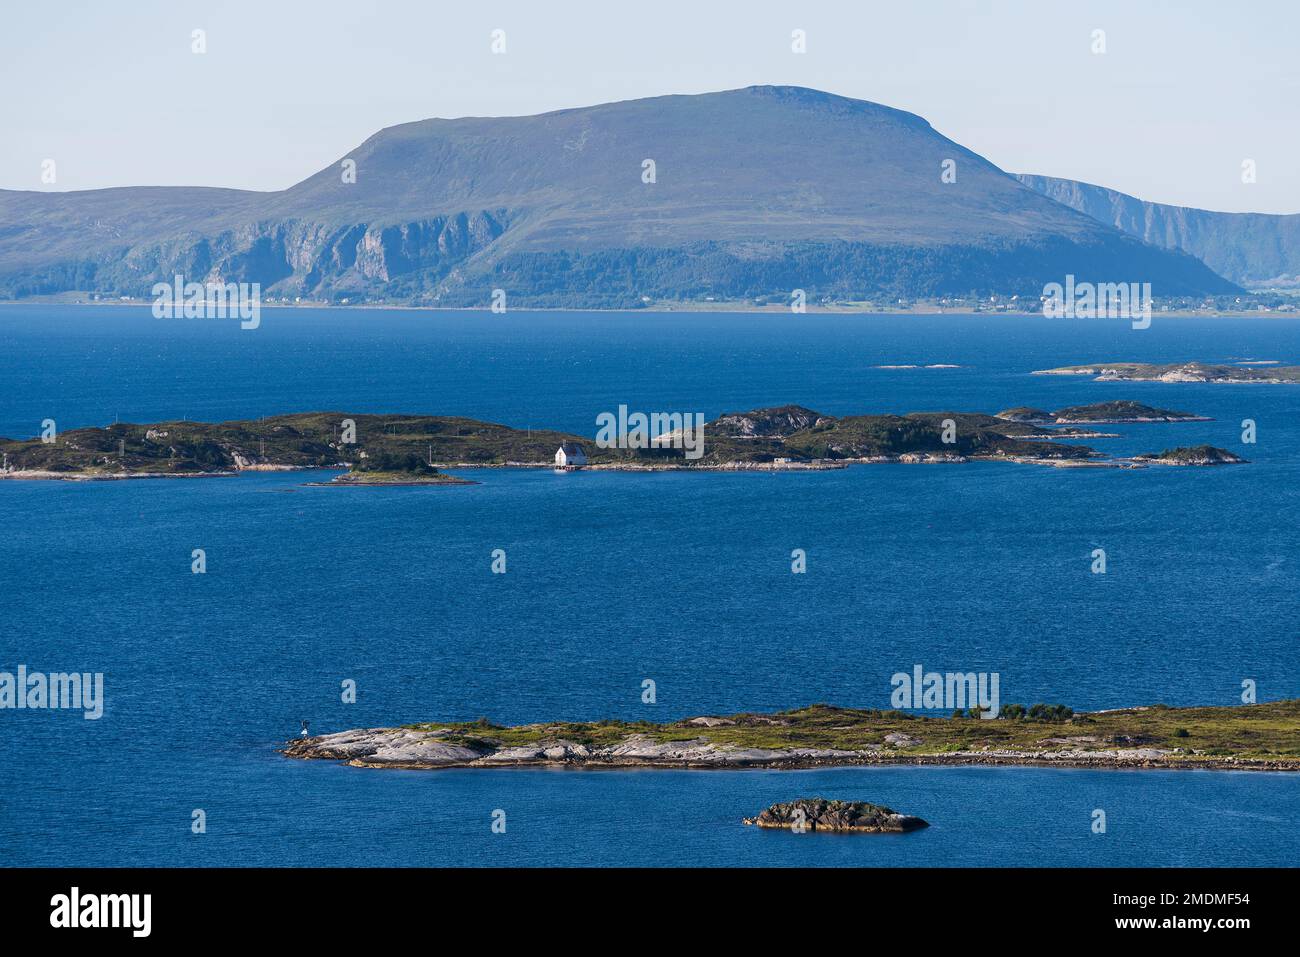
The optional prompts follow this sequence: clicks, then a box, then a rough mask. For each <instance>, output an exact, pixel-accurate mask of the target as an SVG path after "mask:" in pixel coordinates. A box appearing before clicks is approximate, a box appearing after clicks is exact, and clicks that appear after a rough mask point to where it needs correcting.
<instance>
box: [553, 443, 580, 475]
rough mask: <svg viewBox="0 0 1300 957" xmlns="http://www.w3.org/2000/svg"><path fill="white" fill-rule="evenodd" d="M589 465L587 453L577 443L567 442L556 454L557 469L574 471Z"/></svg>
mask: <svg viewBox="0 0 1300 957" xmlns="http://www.w3.org/2000/svg"><path fill="white" fill-rule="evenodd" d="M586 464H587V453H586V452H584V451H583V449H582V446H581V445H579V444H578V443H577V442H565V443H564V444H563V445H561V446H560V447H559V448H558V449H557V450H556V452H555V467H556V468H557V469H572V468H577V467H578V466H580V465H586Z"/></svg>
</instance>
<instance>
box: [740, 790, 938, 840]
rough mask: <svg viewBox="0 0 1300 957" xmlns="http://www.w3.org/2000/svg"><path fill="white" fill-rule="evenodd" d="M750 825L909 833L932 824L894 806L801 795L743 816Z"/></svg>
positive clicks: (816, 829)
mask: <svg viewBox="0 0 1300 957" xmlns="http://www.w3.org/2000/svg"><path fill="white" fill-rule="evenodd" d="M742 820H743V821H744V822H745V823H746V824H752V825H755V826H756V827H764V828H783V829H785V830H787V831H797V832H804V831H809V832H811V831H829V832H831V833H833V834H906V833H907V832H908V831H919V830H920V829H921V828H923V827H929V826H930V823H929V822H928V821H923V820H921V819H920V818H919V817H913V816H912V815H910V814H899V813H898V812H897V811H895V810H894V809H893V808H888V807H884V806H883V805H880V804H867V803H866V802H864V801H828V800H826V799H825V798H819V797H818V798H799V799H798V800H795V801H788V802H786V803H784V804H773V805H772V806H771V807H768V808H764V809H763V810H762V811H760V812H759V813H758V814H757V815H755V816H754V817H747V818H742Z"/></svg>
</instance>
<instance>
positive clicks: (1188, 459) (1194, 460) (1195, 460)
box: [1132, 445, 1247, 465]
mask: <svg viewBox="0 0 1300 957" xmlns="http://www.w3.org/2000/svg"><path fill="white" fill-rule="evenodd" d="M1132 461H1134V462H1138V463H1142V464H1150V465H1244V464H1245V463H1246V461H1247V460H1246V459H1243V458H1241V457H1240V456H1238V455H1234V454H1233V453H1231V452H1229V451H1228V450H1227V449H1220V448H1217V447H1215V446H1213V445H1193V446H1187V447H1184V446H1180V447H1178V448H1176V449H1165V450H1164V451H1163V452H1156V453H1152V454H1150V455H1135V456H1133V459H1132Z"/></svg>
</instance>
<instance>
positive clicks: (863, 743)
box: [404, 699, 1300, 762]
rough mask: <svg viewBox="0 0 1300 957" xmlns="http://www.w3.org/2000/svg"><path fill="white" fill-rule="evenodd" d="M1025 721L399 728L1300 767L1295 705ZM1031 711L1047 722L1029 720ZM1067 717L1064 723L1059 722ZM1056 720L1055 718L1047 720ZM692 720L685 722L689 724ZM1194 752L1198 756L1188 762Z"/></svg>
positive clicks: (523, 738)
mask: <svg viewBox="0 0 1300 957" xmlns="http://www.w3.org/2000/svg"><path fill="white" fill-rule="evenodd" d="M1019 712H1027V713H1026V714H1025V716H1023V717H1000V718H997V719H994V720H984V719H982V718H979V717H970V716H968V715H963V716H962V717H920V716H916V715H913V714H910V713H907V712H902V711H879V710H863V709H857V708H837V707H833V706H831V705H826V704H814V705H809V706H808V707H806V708H799V709H796V710H793V711H782V712H779V713H777V714H771V715H763V714H735V715H727V716H721V717H725V718H726V720H730V721H733V722H734V724H726V725H720V726H717V727H705V726H702V725H695V724H689V723H687V721H686V720H684V721H676V722H671V723H666V724H655V723H652V722H648V721H633V722H628V721H594V722H554V723H545V724H529V725H520V726H516V727H501V726H499V725H495V724H492V723H491V722H489V721H488V720H487V719H484V718H480V719H479V720H478V721H472V722H462V723H444V724H440V723H423V724H413V725H405V726H404V727H405V728H408V729H414V730H420V731H434V730H439V729H443V730H448V731H450V732H452V733H451V734H449V735H447V737H446V739H447V740H448V741H449V742H452V743H461V744H466V745H470V746H475V745H477V746H479V747H483V746H490V747H509V746H513V745H530V744H541V743H544V742H548V741H554V740H557V739H564V740H568V741H575V742H577V743H580V744H583V745H586V746H587V747H603V746H608V745H613V744H617V743H619V742H620V741H622V740H624V739H625V738H627V737H628V736H629V735H632V734H641V735H645V736H647V737H648V738H651V739H652V740H655V741H659V742H670V741H692V740H701V739H703V740H706V741H710V742H712V743H715V744H719V745H732V746H735V747H741V748H770V749H782V748H798V747H808V748H836V749H842V750H846V751H854V750H864V749H868V748H879V747H882V746H884V745H885V736H886V735H888V734H894V733H899V734H906V735H909V736H911V737H913V738H917V739H919V740H920V743H919V744H917V745H915V746H913V747H905V748H897V749H896V750H897V751H899V752H900V753H903V754H917V755H925V754H944V753H948V752H953V751H976V750H980V749H983V748H989V749H995V750H1009V751H1044V750H1073V749H1079V750H1097V751H1101V750H1111V749H1115V748H1168V749H1173V748H1181V749H1182V750H1183V751H1184V752H1185V755H1184V756H1185V757H1186V758H1187V759H1188V760H1195V759H1196V758H1198V757H1201V758H1204V759H1211V760H1212V759H1215V758H1222V757H1228V756H1233V757H1244V758H1263V759H1273V760H1289V761H1297V762H1300V699H1291V700H1287V701H1273V702H1267V703H1264V704H1254V705H1238V706H1227V707H1194V708H1171V707H1167V706H1165V705H1153V706H1151V707H1148V708H1130V709H1124V710H1120V711H1107V712H1094V713H1089V714H1083V713H1080V714H1072V713H1071V712H1070V711H1069V709H1068V708H1061V706H1057V705H1053V706H1041V705H1040V706H1035V709H1023V708H1021V706H1018V705H1007V706H1004V707H1003V713H1004V714H1007V715H1010V714H1014V713H1019ZM1030 713H1041V714H1044V715H1047V716H1051V717H1050V718H1039V719H1034V718H1031V717H1029V716H1028V715H1029V714H1030ZM1066 715H1069V716H1068V717H1066ZM1052 718H1054V720H1053V719H1052ZM688 720H689V719H688ZM1191 752H1199V753H1197V754H1193V753H1191Z"/></svg>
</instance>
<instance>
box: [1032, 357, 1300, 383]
mask: <svg viewBox="0 0 1300 957" xmlns="http://www.w3.org/2000/svg"><path fill="white" fill-rule="evenodd" d="M1033 374H1034V375H1087V376H1093V377H1094V378H1095V379H1096V380H1097V381H1098V382H1248V383H1250V382H1253V383H1263V384H1270V385H1289V384H1293V383H1298V382H1300V366H1277V365H1263V364H1261V363H1259V362H1242V363H1239V364H1236V365H1227V364H1214V363H1208V362H1175V363H1171V364H1169V365H1155V364H1152V363H1147V362H1092V363H1088V364H1087V365H1078V366H1060V367H1059V368H1056V369H1038V370H1036V371H1035V372H1034V373H1033Z"/></svg>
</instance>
